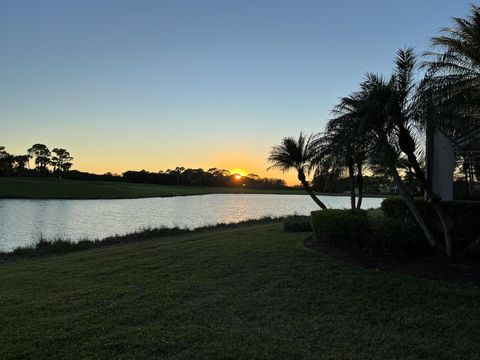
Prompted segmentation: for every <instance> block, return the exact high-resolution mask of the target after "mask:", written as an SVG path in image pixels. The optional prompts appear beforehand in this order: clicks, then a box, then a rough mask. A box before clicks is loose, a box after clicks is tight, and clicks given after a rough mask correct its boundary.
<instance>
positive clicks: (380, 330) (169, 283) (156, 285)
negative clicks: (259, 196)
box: [0, 223, 480, 359]
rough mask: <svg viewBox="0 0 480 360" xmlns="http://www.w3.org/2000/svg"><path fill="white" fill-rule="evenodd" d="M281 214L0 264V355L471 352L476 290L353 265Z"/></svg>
mask: <svg viewBox="0 0 480 360" xmlns="http://www.w3.org/2000/svg"><path fill="white" fill-rule="evenodd" d="M306 236H307V234H305V233H285V232H283V231H282V230H281V224H280V223H273V224H266V225H265V224H263V225H249V226H242V227H237V228H233V229H220V230H212V231H208V232H201V233H195V234H189V235H185V236H178V237H172V238H164V239H161V240H148V241H143V242H139V243H135V244H126V245H118V246H111V247H106V248H102V249H95V250H88V251H81V252H77V253H72V254H69V255H64V256H59V257H46V258H40V259H30V260H17V261H9V262H5V263H0V284H1V286H0V319H1V325H0V358H2V359H10V358H17V359H28V358H35V359H53V358H55V359H58V358H65V359H76V358H82V359H83V358H95V359H134V358H162V359H163V358H168V359H185V358H186V359H190V358H200V359H205V358H244V359H252V358H271V359H305V358H323V359H362V358H363V359H373V358H377V359H394V358H395V359H478V358H479V357H480V341H479V339H480V320H479V319H480V289H479V288H477V287H474V286H469V285H457V284H449V283H445V282H440V281H431V280H425V279H418V278H413V277H408V276H404V275H400V274H394V273H385V272H379V271H374V270H367V269H361V268H356V267H353V266H350V265H346V264H344V263H341V262H338V261H335V260H333V259H331V258H328V257H325V256H323V255H320V254H318V253H316V252H313V251H311V250H308V249H306V248H305V247H304V246H303V241H304V239H305V238H306Z"/></svg>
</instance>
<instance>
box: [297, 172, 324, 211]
mask: <svg viewBox="0 0 480 360" xmlns="http://www.w3.org/2000/svg"><path fill="white" fill-rule="evenodd" d="M298 180H300V182H301V183H302V185H303V187H304V188H305V191H306V192H307V193H308V195H310V197H311V198H312V199H313V201H315V203H316V204H317V205H318V206H320V208H322V210H327V207H326V206H325V204H324V203H323V202H321V201H320V199H319V198H318V197H317V196H316V195H315V193H314V192H313V190H312V188H311V187H310V185H309V184H308V182H307V179H306V178H305V174H304V173H303V171H302V170H298Z"/></svg>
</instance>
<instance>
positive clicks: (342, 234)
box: [312, 209, 369, 248]
mask: <svg viewBox="0 0 480 360" xmlns="http://www.w3.org/2000/svg"><path fill="white" fill-rule="evenodd" d="M312 227H313V231H314V234H315V239H316V241H318V242H319V243H320V244H321V245H322V246H331V247H337V248H351V247H356V248H360V247H363V246H364V244H365V243H366V242H367V240H368V234H369V228H368V216H367V212H366V211H365V210H333V209H332V210H321V211H313V212H312Z"/></svg>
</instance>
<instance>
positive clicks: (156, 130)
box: [0, 0, 470, 184]
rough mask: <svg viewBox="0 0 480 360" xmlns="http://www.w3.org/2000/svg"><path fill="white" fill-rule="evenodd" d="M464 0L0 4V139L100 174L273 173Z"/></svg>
mask: <svg viewBox="0 0 480 360" xmlns="http://www.w3.org/2000/svg"><path fill="white" fill-rule="evenodd" d="M469 6H470V5H469V2H466V1H465V2H464V1H461V0H449V1H447V0H403V1H393V0H364V1H358V0H348V1H347V0H344V1H341V0H339V1H320V0H318V1H306V0H290V1H283V0H268V1H267V0H238V1H234V0H215V1H213V0H189V1H187V0H156V1H153V0H152V1H146V0H130V1H124V0H94V1H92V0H82V1H73V0H58V1H51V0H42V1H36V0H31V1H27V0H11V1H10V0H0V145H4V146H5V147H6V150H7V151H9V152H10V153H14V154H22V153H25V152H26V149H27V148H29V147H30V146H31V145H33V144H34V143H44V144H46V145H47V146H49V147H50V148H51V149H52V148H54V147H63V148H66V149H67V150H69V151H70V152H71V154H72V155H73V157H74V168H75V169H78V170H82V171H90V172H96V173H104V172H108V171H110V172H113V173H121V172H123V171H125V170H128V169H132V170H141V169H146V170H149V171H158V170H165V169H168V168H174V167H176V166H183V167H193V168H198V167H201V168H204V169H208V168H211V167H217V168H224V169H228V170H231V169H243V170H244V171H246V172H247V173H249V172H250V173H251V172H253V173H256V174H259V175H260V176H268V177H279V178H283V179H285V180H286V181H287V183H289V184H295V183H296V175H295V174H294V173H293V172H290V173H287V174H281V173H278V172H275V171H268V172H267V170H266V169H267V167H268V164H267V162H266V158H267V156H268V152H269V149H270V148H271V146H272V145H275V144H277V143H279V142H280V140H281V139H282V138H283V137H285V136H297V135H298V134H299V132H300V131H304V132H306V133H311V132H320V131H322V130H323V128H324V125H325V123H326V121H327V120H328V118H329V116H330V110H331V109H332V107H333V106H334V105H335V104H336V102H337V101H338V99H339V98H340V97H342V96H345V95H348V94H349V93H351V92H352V91H354V90H356V88H357V86H358V84H359V83H360V81H361V80H362V78H363V76H364V74H365V73H366V72H369V71H371V72H375V73H383V74H390V72H391V71H392V68H393V58H394V56H395V52H396V50H397V49H399V48H401V47H404V46H413V47H414V48H415V49H416V50H417V52H418V53H421V52H423V51H425V50H427V49H428V46H429V40H430V38H431V37H432V36H434V35H436V34H437V32H438V30H439V29H440V28H441V27H443V26H447V25H449V21H450V17H452V16H460V17H465V16H466V14H467V13H468V11H469Z"/></svg>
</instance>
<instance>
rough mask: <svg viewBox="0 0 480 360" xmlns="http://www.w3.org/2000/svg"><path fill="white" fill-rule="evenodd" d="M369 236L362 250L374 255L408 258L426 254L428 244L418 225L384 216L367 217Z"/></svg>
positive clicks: (428, 248)
mask: <svg viewBox="0 0 480 360" xmlns="http://www.w3.org/2000/svg"><path fill="white" fill-rule="evenodd" d="M369 226H370V236H369V239H368V242H367V244H366V246H365V249H364V251H365V252H367V253H368V254H369V255H372V256H374V257H393V258H397V259H408V258H412V257H415V256H418V255H422V254H426V253H427V252H428V251H429V250H430V245H429V243H428V241H427V240H426V238H425V236H424V235H423V232H422V231H421V230H420V228H419V227H417V226H414V225H412V224H410V223H403V222H402V221H399V220H395V219H391V218H388V217H385V216H375V217H369Z"/></svg>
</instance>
